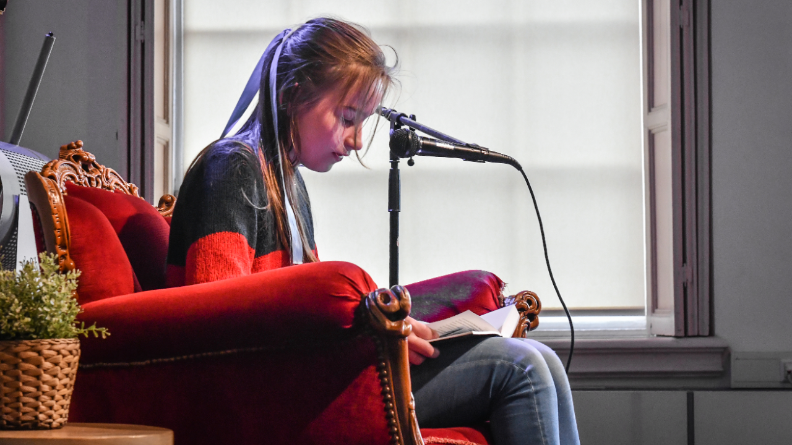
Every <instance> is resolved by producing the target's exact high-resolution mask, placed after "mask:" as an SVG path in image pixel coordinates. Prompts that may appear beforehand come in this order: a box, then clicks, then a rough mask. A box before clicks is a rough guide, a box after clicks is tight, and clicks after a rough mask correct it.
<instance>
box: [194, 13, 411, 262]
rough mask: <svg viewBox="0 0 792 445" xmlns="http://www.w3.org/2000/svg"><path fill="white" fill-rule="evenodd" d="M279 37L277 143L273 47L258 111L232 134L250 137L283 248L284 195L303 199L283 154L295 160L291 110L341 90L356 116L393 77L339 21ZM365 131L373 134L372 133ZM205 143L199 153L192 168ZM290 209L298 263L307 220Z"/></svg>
mask: <svg viewBox="0 0 792 445" xmlns="http://www.w3.org/2000/svg"><path fill="white" fill-rule="evenodd" d="M283 35H284V36H286V37H281V38H280V40H279V41H278V42H273V43H276V44H280V43H281V41H282V40H283V39H284V38H285V42H284V43H283V48H282V52H281V55H280V57H279V59H278V67H277V77H276V94H277V96H278V104H279V105H278V120H277V122H278V132H277V133H278V138H279V139H280V140H277V141H276V140H275V130H274V128H273V122H274V120H273V116H272V108H271V105H270V104H271V95H270V66H271V64H272V60H273V57H274V52H275V51H271V52H270V54H267V55H265V59H264V65H263V69H262V73H261V85H260V88H259V103H258V105H257V106H256V110H255V112H253V113H252V114H251V115H250V117H249V118H248V120H247V121H246V122H245V124H244V125H243V126H242V127H241V128H240V130H239V131H238V132H237V135H236V136H234V137H233V138H234V139H240V140H243V141H249V142H250V143H251V148H252V149H254V151H255V152H256V153H255V154H256V155H257V156H258V158H259V160H260V162H261V170H262V172H263V174H264V184H265V186H266V188H267V200H268V207H269V209H270V211H272V213H273V215H274V216H275V223H276V228H277V231H278V240H279V241H280V244H281V246H283V247H284V248H286V249H288V250H291V233H290V229H289V223H288V219H287V216H286V209H285V200H284V194H287V195H288V198H289V202H290V203H292V206H293V207H294V206H296V205H297V203H299V202H300V201H302V200H306V199H307V197H306V196H300V194H299V193H298V188H297V185H296V180H295V165H294V164H293V163H292V161H291V158H290V156H289V152H290V149H294V150H296V153H295V154H296V157H297V159H298V160H299V147H300V145H299V129H298V128H297V124H296V116H297V114H299V113H300V112H302V111H304V110H307V109H309V108H311V107H312V106H314V105H315V104H316V103H317V102H318V101H319V100H321V99H322V98H323V97H325V95H327V94H329V93H330V92H331V91H332V92H335V93H340V94H341V95H340V97H341V98H342V99H343V98H348V97H353V96H351V94H352V93H354V94H355V95H354V97H355V98H357V100H358V101H359V105H360V106H358V107H356V108H357V110H358V113H362V112H364V109H365V106H364V105H365V104H370V103H371V102H372V101H373V100H374V99H377V98H380V99H381V98H382V97H384V96H385V93H386V92H387V90H388V88H389V87H390V86H391V85H392V84H393V82H394V80H393V77H392V75H393V72H394V70H395V67H396V64H394V65H393V66H388V65H387V64H386V60H385V54H384V53H383V51H382V49H381V48H380V47H379V46H378V45H377V44H376V43H375V42H374V41H373V40H372V39H371V37H370V36H369V33H368V31H367V30H366V29H365V28H363V27H361V26H359V25H356V24H352V23H347V22H344V21H342V20H338V19H333V18H327V17H322V18H316V19H313V20H309V21H307V22H305V23H304V24H302V25H300V26H299V27H298V28H296V29H295V30H294V31H293V32H292V33H291V34H283ZM275 46H276V45H273V47H275ZM360 117H362V116H358V118H357V119H355V122H356V123H357V124H356V125H361V124H360V122H361V121H362V119H360ZM374 131H376V126H375V130H374ZM371 136H372V138H373V132H372V135H371ZM355 137H357V132H355ZM355 142H356V143H357V141H355ZM370 143H371V139H369V144H370ZM209 147H211V145H210V146H209ZM209 147H206V148H204V150H203V151H201V153H199V154H198V156H197V157H196V158H195V160H194V161H193V163H192V165H190V169H192V168H193V166H194V165H195V164H196V163H197V162H198V160H200V159H201V158H202V157H203V155H204V154H205V153H206V151H207V150H208V149H209ZM356 154H357V152H356ZM281 160H283V166H282V168H281V165H280V162H281ZM188 171H189V169H188ZM281 171H283V177H282V178H281ZM293 210H294V215H295V217H296V219H297V227H298V230H299V232H300V239H301V241H302V244H303V261H304V262H315V261H317V258H316V256H315V255H314V253H313V252H312V251H311V249H310V248H309V243H308V239H307V236H306V229H305V222H304V221H303V220H302V217H301V214H300V212H299V211H298V209H297V208H296V207H295V208H294V209H293Z"/></svg>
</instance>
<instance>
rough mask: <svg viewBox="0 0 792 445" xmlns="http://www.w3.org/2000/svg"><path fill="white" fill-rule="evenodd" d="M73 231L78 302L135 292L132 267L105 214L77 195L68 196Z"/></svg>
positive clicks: (67, 203)
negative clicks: (77, 275) (79, 273)
mask: <svg viewBox="0 0 792 445" xmlns="http://www.w3.org/2000/svg"><path fill="white" fill-rule="evenodd" d="M63 198H64V202H65V203H66V212H67V216H68V218H69V229H70V232H71V237H70V240H71V246H70V248H69V254H70V255H71V257H72V259H73V260H74V263H75V264H76V265H77V269H79V270H80V271H81V272H82V275H80V277H79V279H78V283H79V286H78V287H77V299H78V300H79V301H80V304H86V303H90V302H92V301H97V300H101V299H104V298H108V297H114V296H117V295H125V294H131V293H132V292H134V291H135V278H134V272H132V266H131V265H130V264H129V260H127V256H126V253H125V252H124V248H123V246H121V242H120V241H119V240H118V236H117V235H116V233H115V231H114V230H113V227H112V226H111V225H110V222H109V221H108V220H107V218H106V217H105V216H104V214H103V213H102V212H101V211H100V210H99V209H97V208H96V207H95V206H93V205H92V204H90V203H88V202H86V201H84V200H82V199H80V198H77V197H75V196H69V195H67V196H64V197H63Z"/></svg>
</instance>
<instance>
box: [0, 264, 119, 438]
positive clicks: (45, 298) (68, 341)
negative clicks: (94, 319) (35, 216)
mask: <svg viewBox="0 0 792 445" xmlns="http://www.w3.org/2000/svg"><path fill="white" fill-rule="evenodd" d="M40 260H41V261H40V264H37V262H36V261H35V260H29V261H25V262H23V263H22V268H21V270H20V271H9V270H3V271H0V378H1V379H2V380H1V381H0V397H1V399H0V408H1V409H2V413H0V414H1V417H0V428H2V429H54V428H60V427H62V426H63V425H64V424H65V423H66V420H67V417H68V415H69V402H70V400H71V394H72V389H73V387H74V379H75V376H76V373H77V362H78V360H79V358H80V341H79V340H78V338H77V336H78V335H80V334H83V335H86V336H87V335H88V334H89V333H93V334H94V335H96V336H97V337H98V336H99V335H101V336H102V337H103V338H104V337H105V336H107V335H109V333H108V332H107V330H106V329H104V328H97V327H96V324H94V325H93V326H90V327H87V328H86V327H85V324H84V323H81V324H79V325H78V324H77V321H76V318H77V314H79V313H80V311H81V309H80V305H79V304H78V303H77V300H76V299H75V298H74V293H75V290H76V289H77V277H78V276H79V274H80V272H79V271H73V272H69V273H67V274H60V273H58V265H57V263H56V261H55V260H56V256H55V255H54V254H53V255H50V254H47V253H42V254H40Z"/></svg>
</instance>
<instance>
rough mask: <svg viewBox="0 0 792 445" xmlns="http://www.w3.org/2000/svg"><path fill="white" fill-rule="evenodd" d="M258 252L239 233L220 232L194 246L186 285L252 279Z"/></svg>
mask: <svg viewBox="0 0 792 445" xmlns="http://www.w3.org/2000/svg"><path fill="white" fill-rule="evenodd" d="M254 255H255V250H253V249H252V248H251V247H250V246H248V243H247V239H245V237H244V236H243V235H241V234H239V233H234V232H219V233H213V234H211V235H207V236H205V237H203V238H201V239H199V240H198V241H196V242H194V243H192V244H191V245H190V248H189V249H188V250H187V265H186V267H185V271H184V272H185V277H184V284H185V285H189V284H197V283H206V282H209V281H217V280H225V279H227V278H234V277H239V276H243V275H250V273H251V272H252V266H253V257H254Z"/></svg>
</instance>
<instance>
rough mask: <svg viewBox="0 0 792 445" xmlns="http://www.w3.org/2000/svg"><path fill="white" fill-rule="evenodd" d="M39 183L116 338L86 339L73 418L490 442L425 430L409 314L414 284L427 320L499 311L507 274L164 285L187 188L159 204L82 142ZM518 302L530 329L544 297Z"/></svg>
mask: <svg viewBox="0 0 792 445" xmlns="http://www.w3.org/2000/svg"><path fill="white" fill-rule="evenodd" d="M25 181H26V184H27V189H28V196H29V198H30V202H31V205H32V207H33V212H34V222H35V224H37V227H36V229H37V230H36V231H37V242H38V243H39V250H40V251H43V250H47V251H49V252H54V253H56V254H57V255H58V260H59V264H60V267H61V270H62V271H66V270H72V269H74V268H78V269H80V270H81V271H82V275H81V277H80V286H79V288H78V290H77V293H78V299H79V300H80V302H81V304H82V305H83V308H84V312H83V313H82V314H81V316H80V318H81V319H82V320H84V321H85V322H86V323H89V324H90V323H94V322H96V323H97V325H98V326H104V327H107V328H108V329H109V330H110V332H111V334H112V335H111V336H110V337H108V338H107V339H105V340H101V339H95V338H89V339H84V340H83V341H82V342H81V343H82V357H81V359H80V368H79V372H78V378H77V383H76V385H75V390H74V395H73V399H72V403H71V412H70V417H69V420H70V421H72V422H110V423H132V424H144V425H153V426H162V427H166V428H170V429H173V430H174V431H175V438H176V443H178V444H203V443H205V444H221V443H228V444H247V443H251V444H253V443H256V444H259V443H267V444H303V443H315V444H345V445H353V444H366V445H369V444H405V445H414V444H422V443H426V444H432V443H454V444H469V443H479V444H486V443H488V442H487V441H488V439H487V428H486V425H480V426H460V427H459V428H446V429H431V430H430V429H424V430H419V427H418V424H417V421H416V418H415V409H416V408H415V406H414V402H413V399H412V394H411V391H410V375H409V365H408V361H407V349H406V340H405V338H406V336H407V335H409V332H410V330H411V327H410V325H409V323H406V322H405V321H404V319H405V317H406V316H407V315H408V314H409V313H410V310H411V297H410V294H412V295H413V298H415V301H416V306H417V307H416V309H419V312H420V314H418V315H419V317H420V318H422V319H424V320H427V321H432V320H436V319H441V318H445V317H447V316H449V315H453V314H454V313H458V312H460V311H464V310H466V309H471V310H473V311H474V312H476V313H479V314H482V313H486V312H488V311H491V310H493V309H496V308H498V307H501V306H502V305H503V304H504V303H505V302H504V297H503V296H502V294H501V289H502V286H503V283H502V282H501V281H500V279H498V278H497V277H496V276H494V275H492V274H489V273H486V272H480V271H469V272H462V273H458V274H454V275H449V276H445V277H440V278H436V279H433V280H428V281H424V282H421V283H416V284H413V285H409V286H407V287H406V288H403V287H399V286H396V287H394V288H393V289H391V290H387V289H377V286H376V285H375V284H374V282H373V281H372V279H371V278H370V277H369V276H368V274H366V272H365V271H363V270H362V269H360V268H359V267H357V266H355V265H353V264H349V263H343V262H332V261H328V262H320V263H313V264H306V265H300V266H293V267H287V268H283V269H278V270H272V271H267V272H263V273H258V274H253V275H250V276H246V277H241V278H236V279H230V280H224V281H217V282H212V283H206V284H199V285H192V286H184V287H177V288H165V276H164V274H165V255H166V252H167V243H168V230H169V221H170V214H171V212H172V209H173V205H174V204H175V198H174V197H173V196H170V195H166V196H165V197H163V199H161V200H160V204H159V206H158V207H157V208H156V209H155V208H154V207H152V206H151V205H149V204H147V203H146V202H145V201H144V200H143V199H141V198H139V197H138V193H137V187H135V186H134V185H132V184H128V183H126V182H125V181H124V180H123V179H122V178H121V177H120V176H119V175H118V174H117V173H116V172H114V171H113V170H111V169H108V168H105V167H103V166H102V165H100V164H98V163H97V162H96V160H95V159H94V157H93V155H91V154H90V153H87V152H85V151H83V150H82V142H80V141H78V142H75V143H72V144H69V145H66V146H63V147H61V153H60V159H58V160H55V161H52V162H50V163H49V164H47V165H46V166H45V167H44V168H43V169H42V171H41V173H38V172H29V173H28V174H27V175H26V177H25ZM67 210H68V212H67ZM451 288H454V289H456V290H462V291H461V292H454V296H453V297H449V295H446V294H448V293H449V289H451ZM510 298H513V300H514V301H512V302H516V304H517V305H518V309H520V311H521V316H522V318H521V325H520V327H518V329H517V331H516V332H515V334H516V335H524V334H525V332H526V331H527V330H529V329H531V328H534V327H536V325H537V324H538V318H537V317H538V313H539V310H540V303H539V300H538V299H537V298H536V296H535V295H534V294H532V293H530V292H523V293H521V294H518V295H517V296H515V297H510ZM419 302H420V303H419ZM418 409H420V407H418Z"/></svg>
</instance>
